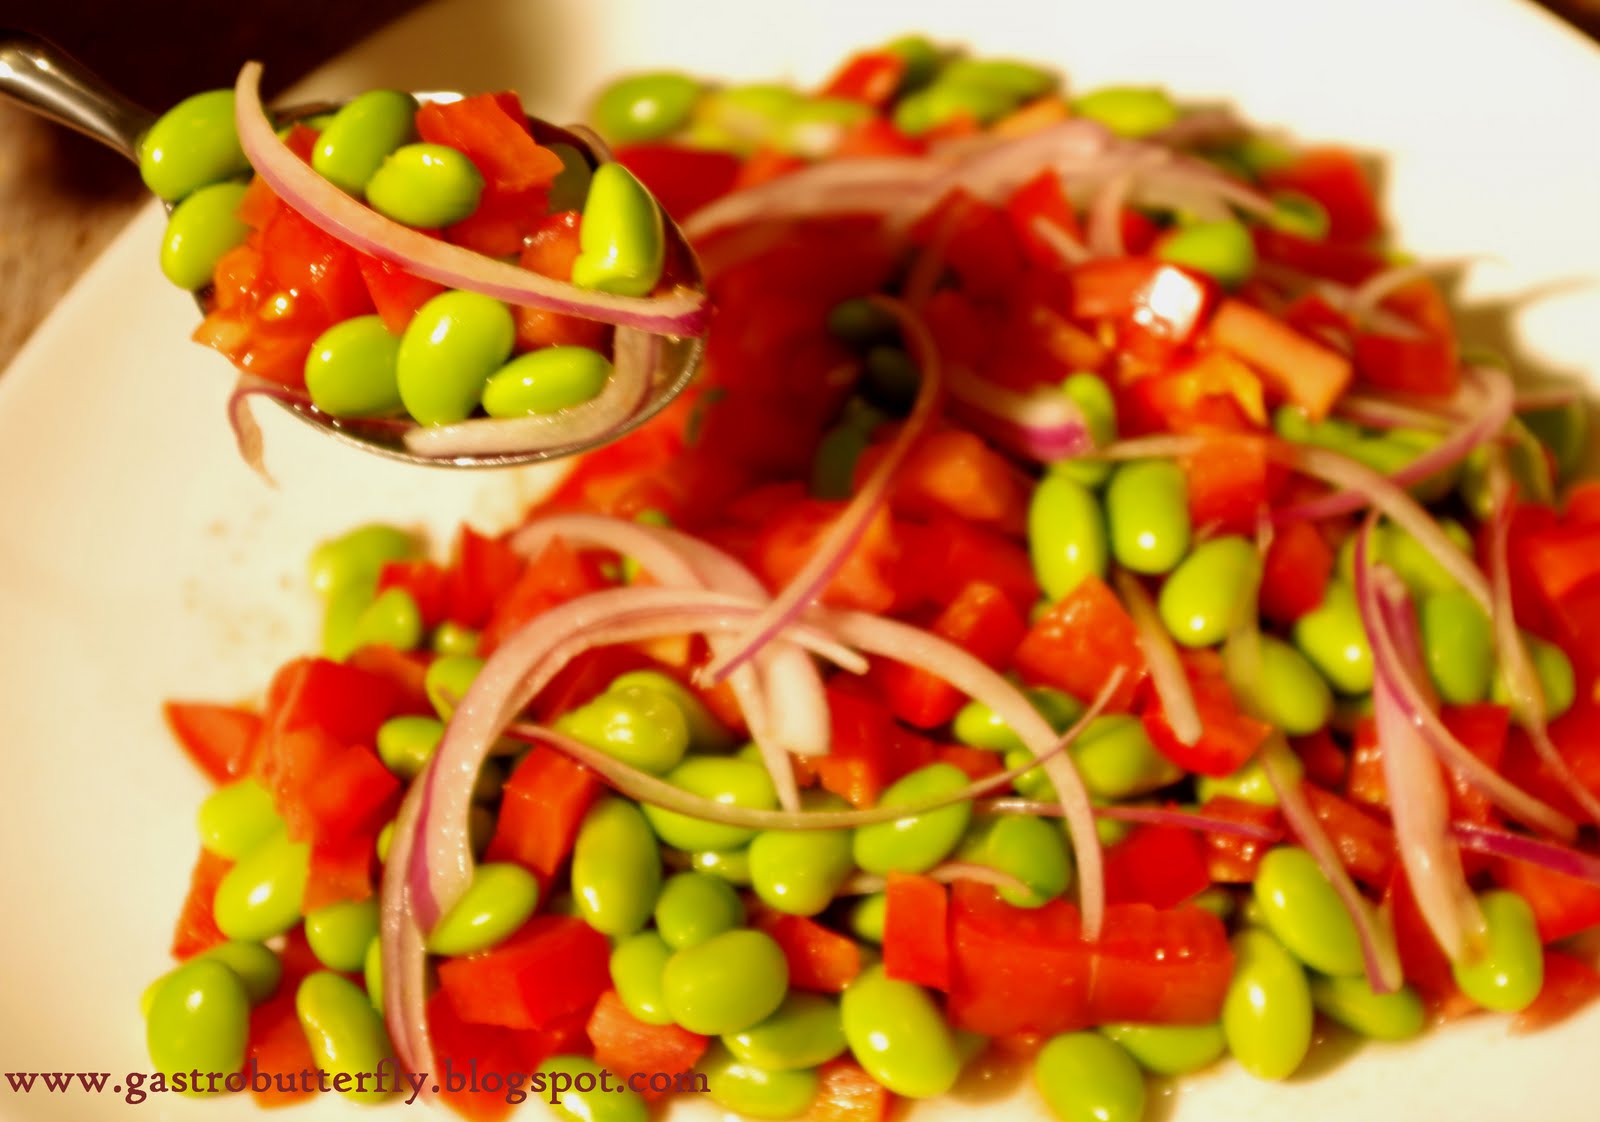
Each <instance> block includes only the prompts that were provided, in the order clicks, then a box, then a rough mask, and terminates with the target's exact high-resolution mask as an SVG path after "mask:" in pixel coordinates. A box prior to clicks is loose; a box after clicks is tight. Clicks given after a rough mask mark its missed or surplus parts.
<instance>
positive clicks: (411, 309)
mask: <svg viewBox="0 0 1600 1122" xmlns="http://www.w3.org/2000/svg"><path fill="white" fill-rule="evenodd" d="M356 268H358V269H360V270H361V280H362V283H364V284H365V285H366V286H367V294H368V295H369V296H370V297H371V298H372V303H373V306H374V307H375V308H376V309H377V312H378V315H379V317H380V318H382V320H383V326H384V327H386V328H388V329H389V332H390V334H392V335H400V334H402V333H403V332H404V331H405V329H406V325H407V324H409V323H410V322H411V317H412V316H414V315H416V314H417V309H418V308H420V307H422V305H424V304H426V303H427V302H428V301H429V300H432V299H433V298H434V297H435V296H438V295H439V294H440V293H441V292H444V291H446V289H445V286H444V285H442V284H440V283H438V282H437V281H431V280H428V279H427V278H426V277H417V276H412V275H411V274H410V273H408V272H406V271H405V270H404V269H402V268H401V267H400V266H398V265H396V264H393V263H392V262H389V261H380V260H379V259H378V258H376V257H372V256H369V255H367V254H365V253H363V254H361V255H360V256H359V257H357V258H356Z"/></svg>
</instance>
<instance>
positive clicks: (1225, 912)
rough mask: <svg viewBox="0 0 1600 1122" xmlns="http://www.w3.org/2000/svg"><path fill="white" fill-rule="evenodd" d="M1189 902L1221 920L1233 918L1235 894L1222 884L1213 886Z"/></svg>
mask: <svg viewBox="0 0 1600 1122" xmlns="http://www.w3.org/2000/svg"><path fill="white" fill-rule="evenodd" d="M1189 902H1190V903H1191V904H1194V905H1195V906H1196V907H1200V908H1204V909H1205V910H1206V911H1208V912H1210V913H1211V914H1212V915H1214V916H1216V917H1217V918H1218V919H1220V920H1229V919H1232V918H1233V912H1234V903H1233V893H1231V892H1229V891H1228V890H1227V889H1226V888H1224V887H1222V886H1221V885H1220V884H1214V885H1212V886H1211V887H1210V888H1208V889H1206V890H1205V891H1204V892H1202V893H1200V895H1198V896H1196V897H1194V898H1193V899H1192V900H1190V901H1189Z"/></svg>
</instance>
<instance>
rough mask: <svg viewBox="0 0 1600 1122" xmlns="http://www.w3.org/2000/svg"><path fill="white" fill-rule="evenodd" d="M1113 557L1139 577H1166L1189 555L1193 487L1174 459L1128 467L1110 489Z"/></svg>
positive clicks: (1120, 471) (1108, 507)
mask: <svg viewBox="0 0 1600 1122" xmlns="http://www.w3.org/2000/svg"><path fill="white" fill-rule="evenodd" d="M1106 522H1107V524H1108V525H1109V526H1110V528H1111V553H1112V555H1113V556H1114V557H1116V559H1117V563H1118V564H1120V565H1121V566H1122V567H1123V568H1125V569H1132V570H1133V571H1134V572H1136V573H1165V572H1167V571H1168V570H1169V569H1171V568H1172V567H1173V566H1174V565H1176V564H1177V563H1178V562H1179V561H1182V560H1183V556H1184V554H1186V553H1188V552H1189V484H1188V480H1187V478H1186V477H1185V476H1184V472H1183V469H1182V468H1181V467H1179V466H1178V465H1177V464H1176V463H1175V462H1173V461H1172V460H1136V461H1135V462H1133V463H1129V464H1123V465H1122V466H1121V467H1119V468H1118V469H1117V470H1116V472H1115V473H1114V474H1113V475H1112V476H1111V484H1110V486H1109V487H1107V488H1106Z"/></svg>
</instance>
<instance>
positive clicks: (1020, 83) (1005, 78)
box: [939, 58, 1058, 101]
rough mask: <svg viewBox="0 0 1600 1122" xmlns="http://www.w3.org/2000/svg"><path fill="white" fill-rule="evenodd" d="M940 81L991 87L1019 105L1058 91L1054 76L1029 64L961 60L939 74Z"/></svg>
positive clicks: (999, 59) (950, 64)
mask: <svg viewBox="0 0 1600 1122" xmlns="http://www.w3.org/2000/svg"><path fill="white" fill-rule="evenodd" d="M939 81H941V82H955V83H958V84H973V85H980V86H992V87H994V88H995V89H997V90H1004V91H1005V92H1006V93H1008V94H1010V95H1011V96H1012V97H1013V98H1015V99H1016V100H1017V101H1032V100H1033V99H1034V98H1036V97H1043V96H1044V95H1045V94H1047V93H1049V92H1050V91H1051V90H1053V89H1055V88H1056V85H1057V82H1058V79H1057V77H1056V75H1055V74H1054V73H1052V72H1051V71H1049V70H1045V69H1043V68H1041V67H1038V66H1033V65H1030V64H1029V63H1026V62H1016V61H1013V60H1011V59H1003V58H958V59H953V60H951V62H950V63H949V64H948V65H947V66H946V67H945V68H944V69H943V70H942V71H940V72H939Z"/></svg>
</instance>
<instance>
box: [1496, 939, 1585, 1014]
mask: <svg viewBox="0 0 1600 1122" xmlns="http://www.w3.org/2000/svg"><path fill="white" fill-rule="evenodd" d="M1596 998H1600V970H1596V969H1595V968H1594V967H1593V966H1591V965H1590V964H1589V963H1587V962H1585V961H1584V960H1583V959H1581V958H1575V957H1574V956H1572V955H1570V954H1566V953H1565V952H1562V951H1558V950H1555V949H1553V948H1551V947H1546V948H1545V949H1544V986H1543V987H1542V988H1541V989H1540V990H1539V996H1538V997H1536V998H1534V999H1533V1004H1532V1005H1529V1006H1528V1007H1527V1008H1526V1009H1524V1010H1523V1011H1522V1012H1520V1013H1518V1014H1517V1015H1516V1016H1515V1017H1513V1018H1511V1028H1510V1030H1509V1031H1510V1032H1511V1033H1512V1034H1513V1035H1521V1034H1523V1033H1528V1032H1538V1031H1539V1030H1540V1029H1547V1028H1549V1027H1550V1026H1551V1025H1557V1024H1560V1023H1561V1022H1562V1021H1565V1020H1566V1019H1567V1018H1569V1017H1571V1016H1572V1015H1573V1014H1574V1013H1577V1012H1578V1011H1579V1010H1580V1009H1585V1008H1587V1007H1588V1006H1589V1005H1591V1004H1592V1003H1593V1002H1594V1001H1595V999H1596Z"/></svg>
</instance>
